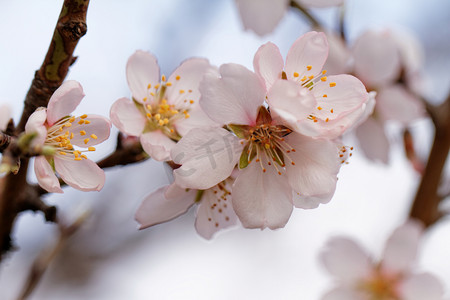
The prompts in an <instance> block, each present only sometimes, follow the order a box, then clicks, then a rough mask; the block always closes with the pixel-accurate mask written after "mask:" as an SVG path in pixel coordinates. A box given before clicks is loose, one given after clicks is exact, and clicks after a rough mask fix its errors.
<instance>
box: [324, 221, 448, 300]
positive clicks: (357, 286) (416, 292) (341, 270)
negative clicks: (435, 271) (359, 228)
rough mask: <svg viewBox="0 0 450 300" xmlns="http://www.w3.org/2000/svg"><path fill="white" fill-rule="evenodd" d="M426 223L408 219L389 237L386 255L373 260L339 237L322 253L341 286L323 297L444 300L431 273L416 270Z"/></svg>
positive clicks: (359, 299) (367, 299)
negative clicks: (423, 226)
mask: <svg viewBox="0 0 450 300" xmlns="http://www.w3.org/2000/svg"><path fill="white" fill-rule="evenodd" d="M422 230H423V228H422V226H421V224H420V223H418V222H416V221H408V222H407V223H406V224H404V225H402V226H400V227H399V228H397V229H396V230H395V231H394V232H393V233H392V235H391V236H390V237H389V239H388V241H387V243H386V246H385V249H384V253H383V255H382V258H381V259H380V260H379V261H376V260H374V259H372V258H371V257H370V256H369V255H368V254H367V253H366V252H365V251H364V250H363V249H362V248H361V247H360V246H359V245H358V244H357V243H355V242H354V241H353V240H351V239H348V238H344V237H336V238H333V239H331V240H330V241H328V243H327V245H326V248H325V250H324V251H323V252H322V253H321V256H320V258H321V261H322V263H323V265H324V266H325V268H326V269H327V270H328V271H329V272H330V273H331V274H332V275H333V276H334V277H335V278H336V283H337V286H336V287H335V288H333V289H332V290H331V291H329V292H328V293H327V294H326V295H324V297H323V298H322V299H323V300H341V299H353V300H370V299H378V300H394V299H396V300H441V299H443V287H442V285H441V283H440V282H439V280H438V279H437V278H436V277H434V276H433V275H431V274H429V273H419V272H415V271H414V261H415V259H416V254H417V248H418V244H419V241H420V237H421V235H422Z"/></svg>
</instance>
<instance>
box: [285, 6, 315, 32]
mask: <svg viewBox="0 0 450 300" xmlns="http://www.w3.org/2000/svg"><path fill="white" fill-rule="evenodd" d="M289 5H290V6H291V7H293V8H296V9H298V10H299V11H300V12H301V13H302V14H303V15H304V16H305V17H306V18H307V19H308V22H309V23H311V26H312V27H313V28H317V29H319V30H322V28H323V27H322V25H321V24H320V22H319V21H318V20H317V19H316V18H315V17H313V15H311V14H310V13H309V11H307V10H306V8H304V7H303V6H302V5H300V4H298V3H297V2H296V1H294V0H292V1H291V2H290V4H289Z"/></svg>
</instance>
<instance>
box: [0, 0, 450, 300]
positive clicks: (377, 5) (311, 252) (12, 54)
mask: <svg viewBox="0 0 450 300" xmlns="http://www.w3.org/2000/svg"><path fill="white" fill-rule="evenodd" d="M274 1H275V0H274ZM61 6H62V0H58V1H56V0H45V1H44V0H41V1H31V0H29V1H25V0H17V1H7V0H0V41H1V43H0V103H4V102H7V103H10V105H11V107H12V110H13V112H14V117H15V119H16V120H18V118H19V116H20V113H21V109H22V103H23V99H24V97H25V94H26V92H27V90H28V88H29V85H30V82H31V80H32V78H33V75H34V71H35V70H36V69H38V68H39V67H40V65H41V63H42V61H43V58H44V56H45V53H46V51H47V48H48V44H49V42H50V39H51V36H52V33H53V29H54V26H55V23H56V20H57V17H58V15H59V12H60V8H61ZM312 12H313V14H314V15H316V16H317V17H318V18H319V19H320V20H321V21H322V22H324V23H325V24H326V25H327V26H328V27H329V28H335V27H336V24H337V21H338V15H339V12H338V10H337V9H335V8H329V9H315V10H313V11H312ZM87 21H88V33H87V35H86V36H85V37H84V38H82V39H81V41H80V43H79V45H78V47H77V49H76V51H75V54H76V55H77V56H79V58H78V60H77V62H76V64H75V65H74V66H73V67H72V68H71V71H70V73H69V75H68V79H74V80H78V81H79V82H81V84H82V85H83V87H84V91H85V93H86V97H85V99H84V100H83V101H82V103H81V104H80V106H79V107H78V109H77V111H76V112H77V114H83V113H96V114H102V115H105V116H108V115H109V108H110V106H111V104H112V103H113V102H114V101H115V100H116V99H118V98H120V97H123V96H130V92H129V89H128V86H127V83H126V77H125V64H126V61H127V59H128V57H129V56H130V55H131V54H132V53H133V52H134V51H135V50H137V49H143V50H147V51H150V52H152V53H153V54H155V55H156V57H157V58H158V60H159V63H160V66H161V69H162V71H163V72H164V73H165V74H166V75H169V74H170V73H171V72H172V70H173V69H174V68H176V67H177V66H178V65H179V64H180V62H182V61H183V60H184V59H186V58H189V57H192V56H199V57H206V58H208V59H209V60H210V61H211V63H213V64H215V65H217V66H218V65H220V64H223V63H229V62H234V63H240V64H243V65H244V66H246V67H248V68H250V69H252V61H253V55H254V53H255V52H256V50H257V49H258V47H259V46H260V45H262V44H263V43H265V42H267V41H272V42H274V43H275V44H277V45H278V46H279V47H280V49H281V51H282V53H283V54H284V55H285V54H286V53H287V50H288V49H289V47H290V45H291V44H292V43H293V42H294V40H295V39H297V38H298V37H299V36H300V35H301V34H303V33H305V32H306V31H308V30H309V26H308V24H307V23H306V22H305V21H304V19H303V18H302V17H301V16H300V15H299V14H298V13H297V12H296V11H289V12H288V13H287V14H286V16H285V18H284V19H283V20H282V22H281V23H280V25H279V26H278V27H277V28H276V30H275V31H274V32H273V33H272V34H270V35H268V36H265V37H262V38H261V37H258V36H256V35H255V34H253V33H252V32H244V31H243V29H242V25H241V22H240V19H239V16H238V13H237V9H236V7H235V4H234V1H232V0H214V1H206V0H203V1H202V0H189V1H182V0H165V1H162V0H159V1H157V0H146V1H138V0H129V1H110V0H109V1H108V0H95V1H91V4H90V7H89V11H88V20H87ZM386 27H394V28H406V29H408V30H410V31H411V32H413V33H415V34H416V35H417V36H418V38H419V39H420V41H421V42H422V43H423V46H424V49H425V61H426V64H425V66H424V70H423V71H424V74H426V75H427V79H425V83H426V85H425V86H426V90H425V91H424V93H425V94H426V95H427V97H428V98H429V99H431V100H432V101H435V102H439V101H442V100H443V99H444V98H445V97H446V95H447V93H448V92H449V88H450V72H449V70H450V2H449V1H447V0H429V1H419V0H393V1H392V0H385V1H380V0H365V1H359V0H348V1H347V15H346V28H347V35H348V37H349V40H350V42H351V41H354V40H355V38H356V37H357V36H358V35H359V34H361V33H362V32H363V31H365V30H366V29H368V28H375V29H377V28H386ZM431 128H432V127H431V125H430V123H429V121H427V120H423V121H418V122H416V123H414V124H412V127H411V129H412V131H413V133H414V135H415V136H416V137H417V139H416V141H417V146H418V149H419V153H420V155H421V156H422V157H424V158H425V157H426V155H427V150H428V148H429V144H430V141H431V138H432V132H431ZM398 133H399V128H398V127H396V125H395V124H393V125H392V126H390V127H389V136H390V139H391V141H392V143H393V147H392V148H393V149H392V153H391V162H390V165H388V166H386V165H382V164H378V163H373V162H370V161H368V160H366V159H365V158H364V157H363V155H362V153H360V152H358V147H357V142H356V141H355V139H354V138H353V137H352V136H351V135H349V136H347V137H346V138H345V143H346V144H347V145H353V146H355V151H354V156H353V157H352V159H351V160H350V164H349V165H346V166H343V168H342V169H341V172H340V174H339V182H338V188H337V191H336V194H335V196H334V198H333V199H332V201H331V202H330V203H329V204H326V205H322V206H320V207H319V208H318V209H314V210H300V209H296V210H294V212H293V214H292V216H291V219H290V221H289V223H288V224H287V225H286V227H285V228H284V229H280V230H276V231H270V230H264V231H260V230H244V229H237V230H230V231H227V232H224V233H222V234H219V235H218V236H216V238H215V239H213V240H212V241H205V240H204V239H202V238H201V237H199V236H198V235H197V234H196V232H195V229H194V226H193V224H194V209H191V210H190V211H189V212H188V213H187V214H186V215H183V216H181V217H179V218H178V219H176V220H173V221H171V222H169V223H165V224H161V225H158V226H155V227H153V228H150V229H146V230H144V231H137V230H136V228H137V224H136V222H135V221H134V220H133V216H134V212H135V210H136V208H137V207H138V205H139V204H140V201H141V199H142V197H143V196H145V195H146V194H147V193H149V192H152V191H153V190H155V189H156V188H158V187H160V186H162V185H164V184H166V183H168V182H169V180H170V172H168V170H167V169H166V168H165V167H164V166H163V165H162V164H161V163H158V162H155V161H152V160H149V161H146V162H144V163H140V164H136V165H132V166H126V167H118V168H115V169H112V170H109V171H107V173H106V174H107V175H106V176H107V182H106V185H105V188H104V189H103V190H102V191H101V192H98V193H97V192H91V193H82V192H78V191H76V190H74V189H71V188H66V189H65V193H64V194H63V195H51V196H48V197H46V201H47V202H48V203H50V204H54V205H57V206H58V207H60V212H61V214H62V216H64V217H65V218H66V219H68V220H70V219H74V218H75V217H76V216H77V214H79V213H80V212H82V211H83V210H86V209H88V210H92V217H91V218H90V219H89V220H88V221H87V222H86V224H85V225H84V226H83V228H81V229H80V231H79V232H77V233H76V234H75V235H74V236H73V238H72V239H70V241H69V242H68V244H67V245H66V247H65V248H64V249H63V250H62V252H61V253H60V254H59V255H58V257H57V258H56V259H55V260H54V261H53V263H52V265H51V266H50V268H49V270H48V272H47V273H46V274H45V275H44V277H43V279H42V282H41V284H40V285H39V286H38V287H37V288H36V290H35V293H34V294H33V295H32V296H31V297H30V299H33V300H38V299H46V300H50V299H55V300H56V299H67V300H75V299H110V300H115V299H305V300H315V299H319V298H320V296H321V295H322V294H323V293H324V292H325V291H326V290H328V289H329V288H331V286H332V278H331V277H330V276H329V275H328V274H327V273H326V272H325V270H324V268H323V267H322V266H321V264H320V262H319V261H318V259H317V258H318V254H319V253H320V251H321V248H322V247H323V245H324V243H325V242H326V240H327V239H328V238H329V237H331V236H335V235H346V236H350V237H352V238H354V239H356V240H358V242H359V243H361V244H362V245H363V246H364V247H365V248H367V249H368V251H370V252H371V253H373V255H374V256H375V257H376V256H378V255H379V253H380V252H381V251H382V247H383V244H384V241H385V239H386V238H387V236H388V235H389V234H390V233H391V231H392V230H393V229H394V228H395V227H396V226H398V225H399V224H401V223H402V222H403V221H404V220H405V217H406V216H407V214H408V210H409V206H410V204H411V200H412V198H413V195H414V193H415V190H416V186H417V184H418V180H419V179H420V178H419V176H418V175H417V174H415V172H414V171H413V169H412V168H411V166H410V165H409V163H408V162H407V160H406V159H405V156H404V153H403V150H402V147H401V143H400V142H401V140H400V137H399V135H398ZM116 134H117V130H116V129H115V128H114V129H113V132H112V138H111V140H110V141H109V142H107V143H105V144H103V145H101V146H99V147H98V150H97V151H96V152H95V153H93V155H92V156H91V157H92V158H94V159H100V158H102V157H103V156H106V155H107V154H108V153H110V152H111V151H113V150H114V147H115V135H116ZM447 170H448V168H447ZM30 180H34V178H33V174H30ZM448 182H449V181H448V180H447V184H448ZM14 238H15V244H16V245H17V247H18V248H17V251H15V252H11V253H10V254H9V257H8V258H7V259H6V260H4V261H3V263H2V265H1V266H0V299H15V297H17V295H18V294H19V291H20V290H21V288H22V286H23V285H24V282H25V279H26V276H27V273H28V271H29V269H30V266H31V264H32V262H33V261H34V260H35V259H36V257H37V256H38V255H39V254H40V253H42V251H45V250H46V249H48V248H49V247H51V246H52V245H53V244H54V242H55V241H56V238H57V229H56V227H55V225H53V224H45V222H44V220H43V216H42V215H41V214H33V213H24V214H22V215H21V216H20V218H19V220H18V222H17V223H16V226H15V230H14ZM449 241H450V221H449V220H448V219H443V220H442V221H441V222H440V223H439V224H437V225H436V226H434V228H432V230H430V231H429V232H428V233H427V235H426V236H425V237H424V240H423V244H422V248H421V251H420V253H419V254H420V256H419V260H418V264H419V269H421V270H426V271H431V272H433V273H435V274H436V275H437V276H439V277H440V279H441V280H442V282H443V283H444V285H445V286H446V291H447V296H448V295H450V293H449V291H450V260H449V259H448V253H450V242H449Z"/></svg>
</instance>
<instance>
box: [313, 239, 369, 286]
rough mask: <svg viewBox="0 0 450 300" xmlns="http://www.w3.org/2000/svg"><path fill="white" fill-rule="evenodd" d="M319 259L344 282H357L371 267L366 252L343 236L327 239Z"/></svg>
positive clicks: (367, 273)
mask: <svg viewBox="0 0 450 300" xmlns="http://www.w3.org/2000/svg"><path fill="white" fill-rule="evenodd" d="M320 261H321V262H322V263H323V265H324V266H325V268H326V269H327V270H328V272H330V273H331V275H333V276H335V277H336V278H337V279H338V280H339V281H341V282H343V283H344V284H352V283H357V282H358V281H359V280H361V279H364V278H365V277H366V276H367V275H369V274H370V272H371V269H372V263H371V262H370V260H369V256H368V255H367V253H366V252H365V251H364V250H363V249H362V248H361V247H360V246H359V245H358V244H357V243H355V242H354V241H353V240H351V239H349V238H345V237H334V238H331V239H330V240H328V242H327V244H326V245H325V248H324V249H323V251H322V253H321V254H320Z"/></svg>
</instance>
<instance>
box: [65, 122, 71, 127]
mask: <svg viewBox="0 0 450 300" xmlns="http://www.w3.org/2000/svg"><path fill="white" fill-rule="evenodd" d="M70 126H72V123H65V124H64V125H63V127H70Z"/></svg>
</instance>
